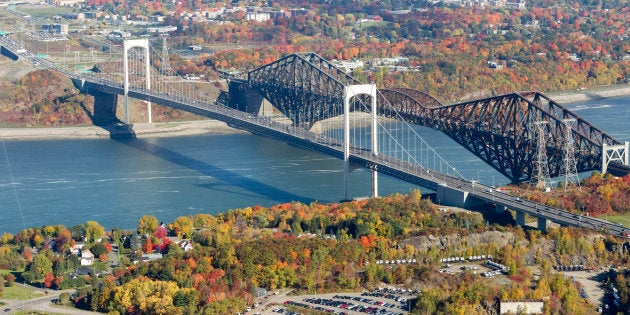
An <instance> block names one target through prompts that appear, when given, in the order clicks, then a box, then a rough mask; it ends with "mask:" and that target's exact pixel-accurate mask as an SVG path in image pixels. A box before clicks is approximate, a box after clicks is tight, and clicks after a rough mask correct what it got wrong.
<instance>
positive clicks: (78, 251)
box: [70, 242, 85, 256]
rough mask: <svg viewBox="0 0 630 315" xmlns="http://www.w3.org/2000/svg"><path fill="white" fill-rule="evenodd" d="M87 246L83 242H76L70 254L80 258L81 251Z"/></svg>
mask: <svg viewBox="0 0 630 315" xmlns="http://www.w3.org/2000/svg"><path fill="white" fill-rule="evenodd" d="M83 246H85V243H83V242H76V243H75V244H74V246H72V248H70V253H72V254H75V255H77V256H79V255H80V254H81V249H82V248H83Z"/></svg>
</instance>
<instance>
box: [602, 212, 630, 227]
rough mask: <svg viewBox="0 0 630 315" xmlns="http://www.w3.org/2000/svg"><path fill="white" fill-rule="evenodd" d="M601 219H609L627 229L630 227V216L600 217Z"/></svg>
mask: <svg viewBox="0 0 630 315" xmlns="http://www.w3.org/2000/svg"><path fill="white" fill-rule="evenodd" d="M599 218H600V219H607V220H608V221H610V222H615V223H620V224H622V225H623V226H625V227H630V214H623V215H609V216H608V218H606V216H600V217H599Z"/></svg>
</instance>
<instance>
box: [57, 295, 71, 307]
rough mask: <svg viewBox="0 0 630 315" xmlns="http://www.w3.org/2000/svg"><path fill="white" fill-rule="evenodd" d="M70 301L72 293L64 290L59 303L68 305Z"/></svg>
mask: <svg viewBox="0 0 630 315" xmlns="http://www.w3.org/2000/svg"><path fill="white" fill-rule="evenodd" d="M69 302H70V293H68V292H63V293H61V294H60V295H59V304H61V305H66V304H68V303H69Z"/></svg>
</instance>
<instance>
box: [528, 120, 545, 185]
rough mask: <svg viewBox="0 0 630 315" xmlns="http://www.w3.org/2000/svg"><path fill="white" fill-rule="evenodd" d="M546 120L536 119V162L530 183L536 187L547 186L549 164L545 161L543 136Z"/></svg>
mask: <svg viewBox="0 0 630 315" xmlns="http://www.w3.org/2000/svg"><path fill="white" fill-rule="evenodd" d="M547 124H548V122H546V121H537V122H535V123H534V125H536V131H537V132H538V141H537V142H538V145H537V146H536V162H535V164H534V167H535V168H534V172H533V174H532V179H531V184H532V185H535V186H536V188H539V189H543V190H544V189H545V188H546V187H549V164H548V161H547V139H546V138H545V127H546V126H547Z"/></svg>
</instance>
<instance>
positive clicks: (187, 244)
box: [177, 241, 194, 252]
mask: <svg viewBox="0 0 630 315" xmlns="http://www.w3.org/2000/svg"><path fill="white" fill-rule="evenodd" d="M177 245H179V248H181V249H183V250H184V251H185V252H187V251H189V250H191V249H193V248H194V247H193V244H192V243H191V242H190V241H181V242H179V243H178V244H177Z"/></svg>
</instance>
